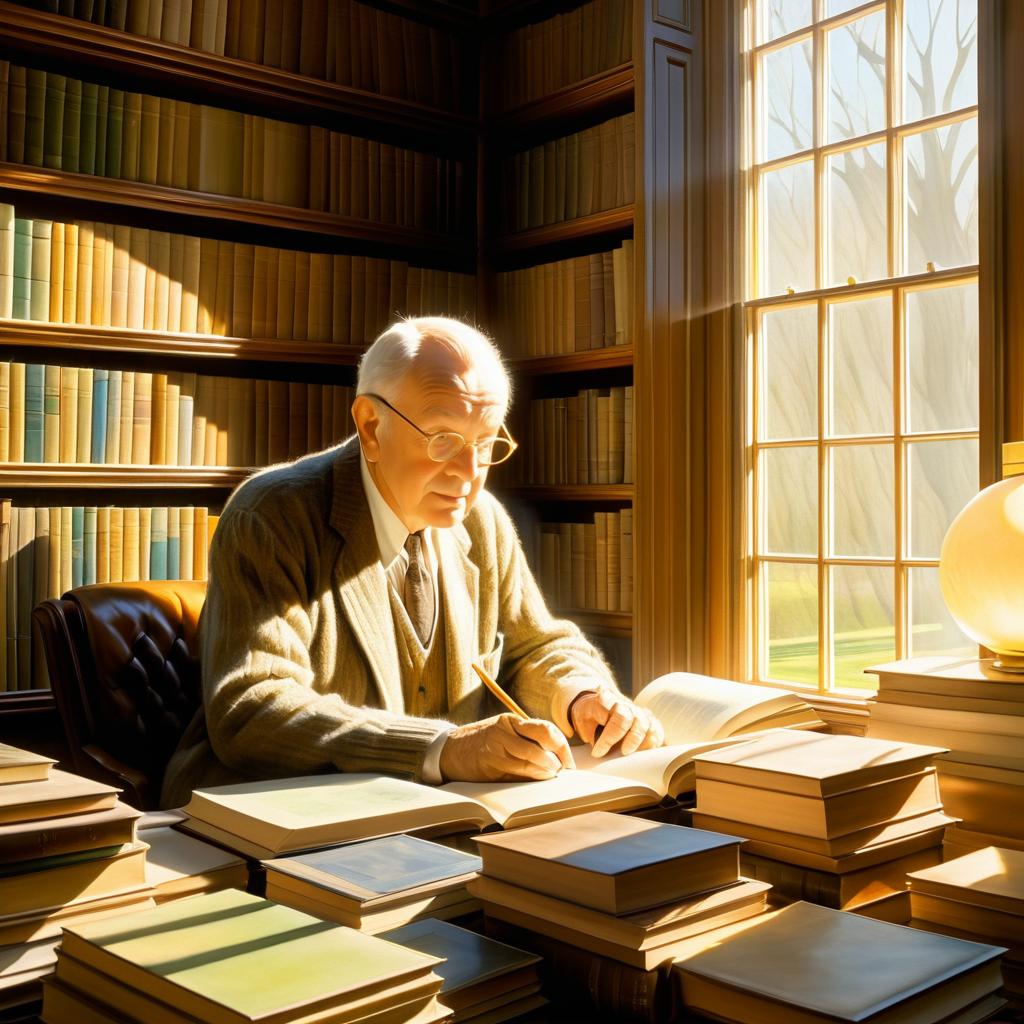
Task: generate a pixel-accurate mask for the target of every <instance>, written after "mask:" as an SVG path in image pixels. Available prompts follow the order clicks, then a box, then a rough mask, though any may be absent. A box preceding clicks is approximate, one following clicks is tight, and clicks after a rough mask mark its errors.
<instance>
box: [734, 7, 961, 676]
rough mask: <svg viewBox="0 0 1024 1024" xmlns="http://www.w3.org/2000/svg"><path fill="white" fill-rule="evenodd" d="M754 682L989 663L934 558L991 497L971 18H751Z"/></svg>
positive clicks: (861, 14)
mask: <svg viewBox="0 0 1024 1024" xmlns="http://www.w3.org/2000/svg"><path fill="white" fill-rule="evenodd" d="M745 21H746V32H747V40H748V45H747V46H746V52H745V59H746V67H747V76H748V77H747V80H748V85H749V88H748V89H747V92H746V95H747V97H748V100H747V103H746V109H745V120H746V125H747V131H746V155H747V158H746V160H745V162H744V165H745V168H746V170H745V174H744V180H745V189H746V195H747V203H746V207H747V211H748V215H747V225H746V227H747V230H746V241H747V249H746V284H745V294H746V300H747V301H746V302H745V304H744V308H745V318H746V319H745V327H746V336H747V338H748V339H749V348H748V353H749V358H748V362H747V366H748V375H747V385H748V387H747V414H748V415H747V422H748V424H749V427H748V437H747V442H748V451H749V454H750V463H749V468H750V473H749V474H748V480H749V488H750V493H749V495H748V498H749V500H748V506H747V507H748V509H749V510H750V516H749V520H750V521H749V531H748V532H749V553H750V555H751V556H752V557H751V563H750V564H751V567H752V573H751V584H752V585H751V615H750V622H751V624H752V629H751V649H750V662H751V664H750V668H751V674H752V676H753V678H755V679H757V680H761V681H765V682H781V683H786V684H793V683H801V684H807V685H809V686H812V687H816V688H817V687H820V688H821V689H823V690H844V689H851V688H853V689H856V688H869V687H872V686H873V681H874V677H873V676H865V675H864V669H865V668H866V667H867V666H869V665H874V664H878V663H881V662H885V661H891V660H893V659H896V658H903V657H913V656H917V655H926V654H953V653H957V654H960V653H963V654H973V653H976V650H977V649H976V648H975V647H972V646H971V645H970V643H969V641H968V640H967V639H966V637H964V636H963V634H962V633H961V632H960V631H959V629H958V628H957V627H956V625H955V623H954V622H953V621H952V619H951V618H950V617H949V615H948V613H947V612H946V609H945V605H944V603H943V601H942V595H941V592H940V589H939V580H938V559H939V551H940V547H941V543H942V538H943V536H944V534H945V530H946V528H947V526H948V525H949V523H950V521H951V520H952V518H953V517H954V516H955V515H956V513H957V512H958V511H959V510H960V508H961V507H962V506H963V505H964V504H965V503H966V502H967V501H968V500H969V499H970V497H971V496H972V495H973V494H974V493H975V492H976V491H977V489H978V396H979V369H978V366H979V358H978V265H977V264H978V107H977V93H978V88H977V80H978V74H977V0H888V2H876V3H866V4H863V3H862V4H854V3H849V2H848V0H747V2H746V18H745Z"/></svg>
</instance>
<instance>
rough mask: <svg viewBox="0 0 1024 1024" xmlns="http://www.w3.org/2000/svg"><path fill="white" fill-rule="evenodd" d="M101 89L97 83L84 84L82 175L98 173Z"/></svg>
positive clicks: (79, 152)
mask: <svg viewBox="0 0 1024 1024" xmlns="http://www.w3.org/2000/svg"><path fill="white" fill-rule="evenodd" d="M99 92H100V87H99V86H98V85H97V84H96V83H95V82H83V83H82V127H81V131H80V133H79V134H80V138H81V148H80V149H79V151H78V170H79V173H81V174H95V173H96V118H97V108H98V106H99Z"/></svg>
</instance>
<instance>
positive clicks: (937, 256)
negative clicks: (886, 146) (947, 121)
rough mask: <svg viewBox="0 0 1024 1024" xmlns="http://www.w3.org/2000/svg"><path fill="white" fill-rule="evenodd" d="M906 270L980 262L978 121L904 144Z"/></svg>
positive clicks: (915, 271) (913, 271) (913, 137)
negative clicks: (930, 265)
mask: <svg viewBox="0 0 1024 1024" xmlns="http://www.w3.org/2000/svg"><path fill="white" fill-rule="evenodd" d="M903 168H904V169H903V174H904V187H905V189H906V201H905V205H904V218H905V225H904V234H905V240H904V268H903V269H904V271H905V272H906V273H908V274H920V273H923V272H924V271H925V270H927V269H928V263H929V262H930V263H933V264H934V265H935V267H936V269H940V268H942V267H962V266H965V265H967V264H971V263H977V262H978V120H977V118H971V119H970V120H968V121H960V122H959V123H957V124H951V125H947V126H946V127H945V128H933V129H932V130H931V131H927V132H919V133H918V134H917V135H911V136H908V137H907V138H906V139H904V140H903Z"/></svg>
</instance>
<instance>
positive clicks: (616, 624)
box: [552, 608, 633, 638]
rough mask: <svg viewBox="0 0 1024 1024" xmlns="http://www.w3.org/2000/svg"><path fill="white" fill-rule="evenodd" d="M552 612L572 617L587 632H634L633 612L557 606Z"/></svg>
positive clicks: (603, 633) (608, 633)
mask: <svg viewBox="0 0 1024 1024" xmlns="http://www.w3.org/2000/svg"><path fill="white" fill-rule="evenodd" d="M552 614H553V615H555V616H557V617H558V618H566V619H572V620H573V622H575V623H576V624H577V625H578V626H579V627H580V629H582V630H583V631H584V632H585V633H591V632H592V633H600V634H601V635H602V636H618V637H627V638H628V637H630V636H632V634H633V613H632V612H606V611H596V610H594V609H591V608H557V609H552Z"/></svg>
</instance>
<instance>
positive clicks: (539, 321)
mask: <svg viewBox="0 0 1024 1024" xmlns="http://www.w3.org/2000/svg"><path fill="white" fill-rule="evenodd" d="M495 281H496V285H497V316H496V317H495V322H496V331H497V334H498V337H500V338H502V339H503V340H505V341H506V346H505V347H506V351H507V352H508V353H509V354H510V355H514V356H519V357H534V356H550V355H565V354H567V353H570V352H585V351H587V350H588V349H593V348H607V347H608V346H610V345H623V344H626V343H628V342H630V341H632V340H633V339H632V334H631V328H632V322H633V243H632V241H626V242H623V243H622V245H621V246H619V247H618V248H617V249H613V250H612V251H611V252H596V253H591V254H590V255H589V256H576V257H574V258H573V259H568V260H557V261H555V262H552V263H538V264H536V265H535V266H532V267H526V268H525V269H523V270H512V271H508V272H506V273H503V274H497V275H495Z"/></svg>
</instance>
